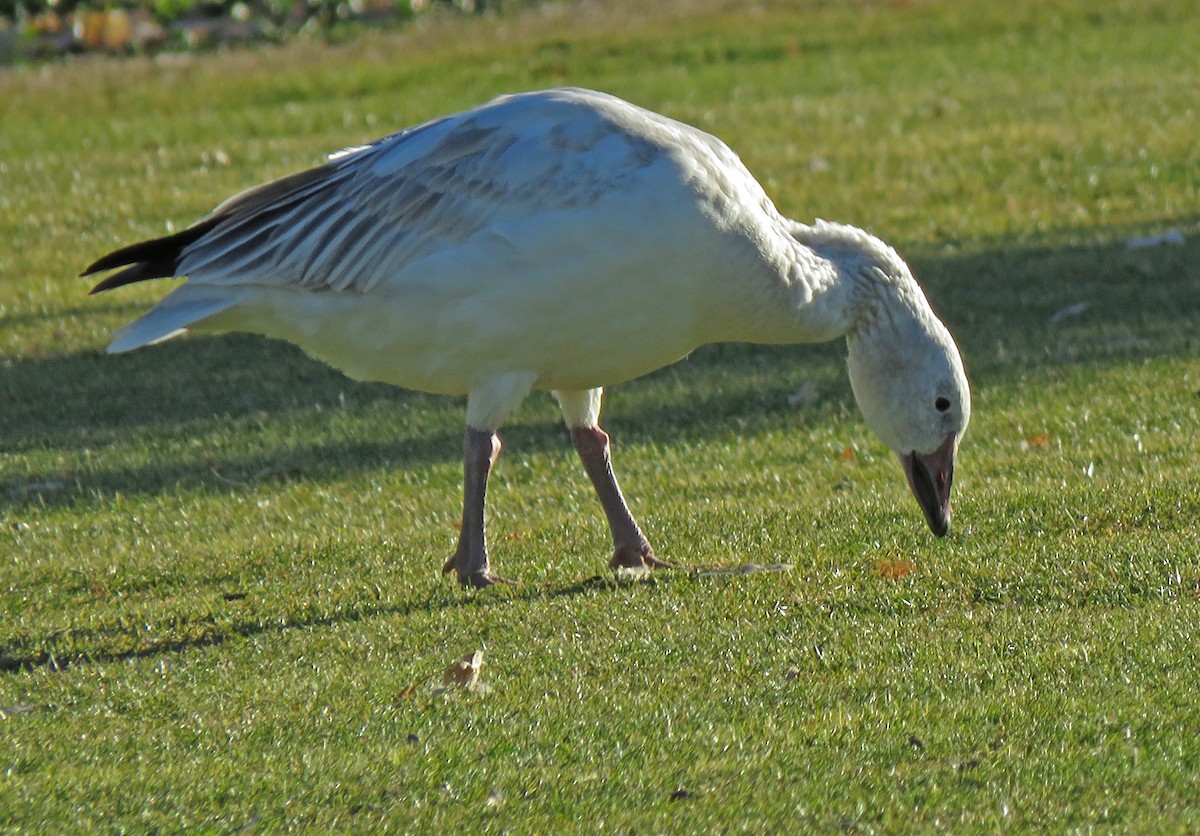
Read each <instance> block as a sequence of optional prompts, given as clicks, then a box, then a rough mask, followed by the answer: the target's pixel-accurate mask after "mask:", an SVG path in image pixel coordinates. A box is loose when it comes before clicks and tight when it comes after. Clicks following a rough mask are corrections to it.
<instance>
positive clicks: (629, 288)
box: [84, 89, 971, 586]
mask: <svg viewBox="0 0 1200 836" xmlns="http://www.w3.org/2000/svg"><path fill="white" fill-rule="evenodd" d="M115 267H125V269H123V270H121V271H120V272H118V273H115V274H113V275H110V276H109V277H107V278H106V279H104V280H103V281H102V282H100V283H99V284H98V285H96V287H95V288H94V289H93V291H92V292H93V293H96V292H99V291H103V290H109V289H111V288H114V287H119V286H121V285H124V284H129V283H130V282H137V281H142V280H144V279H153V278H160V277H170V276H179V277H183V276H186V277H187V279H188V281H187V282H186V283H184V284H183V285H181V286H179V287H177V288H176V289H175V290H174V291H172V292H171V293H170V294H169V295H167V296H166V298H164V299H163V300H162V301H161V302H160V303H159V304H158V305H157V306H156V307H155V308H153V309H152V310H151V311H150V312H149V313H147V314H146V315H145V316H143V317H142V318H141V319H138V320H137V321H135V322H133V323H132V324H130V325H128V326H126V327H125V328H124V329H122V330H121V331H119V332H118V333H117V334H116V336H115V339H114V340H113V342H112V344H111V345H110V346H109V351H112V352H122V351H129V350H130V349H134V348H137V347H139V346H144V345H150V344H153V343H157V342H161V341H163V340H166V339H170V338H171V337H174V336H176V335H178V334H181V333H183V332H185V331H206V332H222V331H250V332H254V333H258V334H264V335H266V336H269V337H277V338H281V339H285V340H288V341H290V342H293V343H295V344H297V345H299V346H300V347H301V348H303V349H304V350H305V351H307V352H308V353H309V354H311V355H313V356H315V357H318V358H320V359H322V360H324V361H326V362H327V363H329V364H331V365H333V366H335V367H337V368H338V369H341V370H342V371H343V372H345V373H346V374H347V375H349V376H351V377H353V378H357V379H360V380H374V381H383V382H386V383H392V384H396V385H399V386H404V387H408V388H411V389H419V390H423V391H426V392H436V393H445V394H451V395H461V394H465V395H467V432H466V440H465V444H464V446H465V455H464V459H465V463H464V469H465V485H464V500H463V521H462V529H461V533H460V535H459V540H458V548H457V550H456V551H455V553H454V555H453V556H452V557H451V558H450V559H449V561H447V562H446V564H445V567H444V569H445V571H446V572H451V571H454V572H456V573H457V574H458V579H459V581H460V582H461V583H463V584H472V585H475V586H487V585H489V584H492V583H495V582H497V581H502V580H503V578H500V577H499V576H497V575H495V574H493V573H492V570H491V566H490V563H489V560H488V553H487V546H486V542H485V538H484V502H485V494H486V489H487V480H488V474H489V472H490V471H491V468H492V466H493V464H494V463H495V461H496V456H497V454H498V453H499V452H500V440H499V438H498V437H497V435H496V430H497V428H498V427H499V426H500V424H501V422H502V421H504V419H505V418H506V417H508V415H509V414H510V413H511V412H512V411H513V410H514V409H515V408H516V407H517V405H518V404H520V403H521V401H522V400H523V399H524V398H525V396H526V395H527V394H528V393H529V391H530V390H531V389H547V390H550V391H551V392H553V394H554V396H555V397H556V398H557V399H558V402H559V404H560V405H561V407H562V413H563V417H564V418H565V419H566V423H567V425H568V427H569V428H570V430H571V439H572V441H573V442H574V445H575V448H576V450H577V451H578V453H579V457H580V459H581V460H582V462H583V466H584V469H585V470H586V471H587V474H588V476H589V477H590V478H591V480H592V483H593V484H594V485H595V488H596V492H597V494H598V495H599V497H600V502H601V504H602V506H603V508H604V512H605V514H606V515H607V517H608V522H609V526H610V528H611V531H612V537H613V544H614V554H613V557H612V561H611V565H612V566H614V567H617V568H620V567H626V568H631V569H645V568H649V567H651V566H661V565H669V564H665V563H664V562H663V561H660V560H659V559H657V558H656V557H655V556H654V551H653V549H652V548H651V546H650V543H649V542H648V541H647V540H646V537H645V535H644V534H643V533H642V531H641V529H640V528H639V527H638V525H637V523H636V522H635V521H634V519H633V516H632V515H631V514H630V512H629V509H628V507H627V506H626V504H625V500H624V497H623V496H622V495H621V491H620V488H619V487H618V486H617V482H616V479H615V478H614V476H613V471H612V467H611V464H610V459H609V442H608V435H607V434H606V433H605V432H604V431H603V430H602V429H601V428H600V426H599V423H598V419H599V415H600V399H601V394H602V388H601V387H603V386H606V385H610V384H614V383H619V382H621V381H624V380H629V379H630V378H634V377H638V376H639V375H643V374H646V373H647V372H650V371H653V370H654V369H657V368H659V367H661V366H664V365H667V364H668V363H672V362H674V361H676V360H678V359H680V358H681V357H683V356H685V355H686V354H688V353H689V352H691V351H692V350H694V349H695V348H697V347H698V346H701V345H704V344H706V343H713V342H722V341H742V342H756V343H803V342H819V341H825V340H831V339H834V338H836V337H839V336H843V335H844V336H845V337H846V342H847V345H848V348H849V369H850V381H851V386H852V388H853V391H854V394H855V397H856V399H857V401H858V404H859V407H860V408H861V409H862V412H863V415H864V416H865V418H866V420H867V423H868V424H869V425H870V426H871V428H872V429H874V431H875V432H876V433H878V435H879V436H880V438H882V440H883V441H884V443H886V444H887V445H888V447H890V448H891V449H892V450H893V451H895V452H896V454H897V455H898V456H899V458H900V461H901V464H902V465H903V468H904V472H905V474H906V475H907V477H908V483H909V486H910V487H911V489H912V492H913V494H914V495H915V496H916V498H917V501H918V502H919V503H920V506H921V508H922V510H923V511H924V514H925V519H926V521H927V522H928V524H929V527H930V528H931V529H932V530H933V532H934V533H935V534H937V535H939V536H941V535H944V534H945V533H946V532H947V530H948V529H949V521H950V485H951V481H952V479H953V475H954V459H955V455H956V453H957V450H958V444H959V440H960V439H961V438H962V434H963V432H964V430H965V429H966V426H967V421H968V418H969V416H970V409H971V406H970V391H969V389H968V385H967V379H966V376H965V374H964V372H963V366H962V361H961V359H960V358H959V353H958V349H957V348H956V347H955V345H954V341H953V339H952V338H951V336H950V334H949V332H948V331H947V330H946V328H945V327H944V326H943V325H942V323H941V322H940V321H939V320H938V318H937V317H936V316H935V315H934V313H933V311H932V310H931V309H930V307H929V304H928V302H927V301H926V299H925V296H924V294H923V293H922V291H921V288H920V287H919V286H918V285H917V283H916V281H915V280H914V279H913V277H912V275H911V273H910V272H909V269H908V267H907V266H906V265H905V263H904V262H903V261H902V260H901V259H900V257H899V256H898V255H897V254H896V252H895V251H894V250H892V249H891V248H890V247H888V246H887V245H885V244H884V243H883V242H881V241H879V240H878V239H876V238H874V237H872V236H871V235H868V234H867V233H865V232H863V231H862V230H859V229H856V228H854V227H849V226H842V225H836V224H830V223H824V222H820V221H818V222H817V223H816V224H815V225H812V226H808V225H804V224H801V223H798V222H795V221H791V220H788V219H786V218H784V217H782V216H781V215H780V214H779V213H778V211H777V210H776V209H775V206H774V204H772V202H771V200H770V199H769V198H768V197H767V195H766V194H765V193H764V191H763V189H762V187H761V186H760V185H759V184H758V183H757V182H756V181H755V179H754V178H753V176H751V174H750V172H748V171H747V170H746V168H745V167H744V166H743V165H742V163H741V161H740V160H739V159H738V157H737V156H736V155H735V154H734V153H733V152H732V151H731V150H730V149H729V148H728V147H727V146H726V145H725V144H723V143H722V142H721V141H720V140H718V139H716V138H714V137H712V136H710V135H709V134H706V133H704V132H702V131H699V130H697V129H695V128H692V127H690V126H688V125H685V124H682V123H680V122H676V121H674V120H671V119H668V118H666V117H664V116H660V115H658V114H656V113H652V112H650V111H647V110H643V109H641V108H638V107H635V106H634V105H631V104H629V103H628V102H625V101H622V100H621V99H618V98H615V97H613V96H609V95H606V94H603V93H597V92H593V91H589V90H579V89H559V90H547V91H542V92H534V93H525V94H521V95H515V96H505V97H501V98H498V99H495V100H494V101H492V102H490V103H488V104H485V105H483V106H481V107H478V108H475V109H473V110H469V111H466V112H464V113H460V114H457V115H454V116H448V117H445V118H442V119H436V120H434V121H431V122H427V123H425V124H423V125H419V126H417V127H414V128H410V129H408V130H405V131H401V132H400V133H397V134H393V135H391V136H389V137H385V138H384V139H381V140H379V141H377V142H374V143H372V144H370V145H365V146H362V147H358V148H351V149H348V150H346V151H342V152H340V153H337V154H334V155H332V156H331V157H330V158H329V161H328V162H327V163H326V164H325V165H324V166H321V167H319V168H315V169H312V170H309V171H305V172H301V173H299V174H295V175H292V176H290V177H285V178H283V179H281V180H277V181H275V182H273V183H268V184H266V185H263V186H259V187H257V188H254V189H251V190H249V191H246V192H243V193H242V194H239V195H237V196H235V197H233V198H230V199H229V200H227V201H225V202H224V203H222V204H221V205H219V206H218V207H217V208H216V209H215V210H213V212H212V213H211V214H209V215H208V216H207V217H205V218H203V219H202V220H200V221H198V222H197V223H195V224H193V225H192V226H190V227H188V228H187V229H185V230H183V231H181V232H178V233H175V234H173V235H169V236H166V237H164V238H159V239H156V240H153V241H146V242H143V243H140V244H134V245H132V246H130V247H126V248H124V249H121V250H118V251H116V252H114V253H111V254H110V255H107V256H105V257H104V258H101V259H100V260H99V261H97V262H96V263H95V264H93V265H92V266H91V267H89V268H88V269H87V270H86V271H85V273H84V275H88V274H90V273H94V272H97V271H101V270H108V269H111V268H115Z"/></svg>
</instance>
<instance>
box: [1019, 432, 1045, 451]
mask: <svg viewBox="0 0 1200 836" xmlns="http://www.w3.org/2000/svg"><path fill="white" fill-rule="evenodd" d="M1049 446H1050V433H1048V432H1040V433H1034V434H1033V435H1031V436H1029V437H1028V438H1026V439H1023V440H1022V441H1021V449H1022V450H1032V449H1034V448H1036V449H1038V450H1044V449H1046V448H1047V447H1049Z"/></svg>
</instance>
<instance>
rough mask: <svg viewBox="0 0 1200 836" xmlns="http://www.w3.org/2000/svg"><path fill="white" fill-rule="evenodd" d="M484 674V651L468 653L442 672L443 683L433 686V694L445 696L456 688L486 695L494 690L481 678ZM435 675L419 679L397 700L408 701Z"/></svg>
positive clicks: (401, 692) (406, 688)
mask: <svg viewBox="0 0 1200 836" xmlns="http://www.w3.org/2000/svg"><path fill="white" fill-rule="evenodd" d="M482 672H483V650H476V651H474V652H473V653H468V654H467V655H466V656H464V657H463V658H461V659H459V660H458V661H457V662H455V663H454V664H452V665H450V666H448V667H447V668H446V669H445V670H443V671H442V681H441V682H440V683H438V684H435V685H434V686H433V693H435V694H444V693H446V692H447V691H450V690H452V689H455V688H465V689H466V690H468V691H473V692H475V693H477V694H486V693H487V692H488V691H490V690H492V688H491V686H490V685H488V684H487V683H486V682H484V681H483V680H482V679H481V678H480V676H481V675H482ZM433 676H434V675H433V674H430V675H429V676H426V677H424V678H422V679H418V680H417V681H416V682H414V683H412V684H411V685H409V686H407V687H405V688H403V689H402V690H401V691H400V693H398V694H397V695H396V699H397V700H407V699H409V698H410V697H412V696H413V694H415V693H416V692H417V689H418V688H420V687H421V686H422V685H424V684H425V683H427V682H429V680H431V679H433Z"/></svg>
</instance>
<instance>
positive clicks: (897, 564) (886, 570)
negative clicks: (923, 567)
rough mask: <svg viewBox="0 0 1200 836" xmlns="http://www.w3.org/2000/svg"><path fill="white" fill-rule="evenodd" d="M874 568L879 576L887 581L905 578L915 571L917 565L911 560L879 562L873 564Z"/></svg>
mask: <svg viewBox="0 0 1200 836" xmlns="http://www.w3.org/2000/svg"><path fill="white" fill-rule="evenodd" d="M875 568H876V569H878V570H879V576H880V577H881V578H883V579H884V580H888V581H898V580H900V579H901V578H907V577H908V576H909V575H911V574H912V573H913V572H915V571H917V565H916V564H915V563H913V562H912V561H911V560H881V561H879V562H878V563H876V564H875Z"/></svg>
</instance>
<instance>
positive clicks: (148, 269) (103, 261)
mask: <svg viewBox="0 0 1200 836" xmlns="http://www.w3.org/2000/svg"><path fill="white" fill-rule="evenodd" d="M219 222H220V218H216V217H209V218H205V219H204V220H202V221H200V222H198V223H194V224H192V225H191V226H189V227H188V228H187V229H184V230H181V231H179V232H176V233H173V234H171V235H166V236H163V237H162V238H152V239H150V240H149V241H139V242H138V243H136V244H130V245H129V246H128V247H122V248H121V249H119V250H113V251H112V252H111V253H109V254H108V255H106V256H103V257H102V258H99V259H97V260H96V261H94V262H92V264H91V265H89V266H88V268H87V269H86V270H84V271H83V272H82V273H80V274H79V275H80V277H81V278H82V277H84V276H90V275H92V274H93V273H99V272H101V271H104V270H112V269H113V268H116V267H125V268H126V269H124V270H122V271H121V272H119V273H114V274H113V275H111V276H109V277H108V278H106V279H104V280H103V281H102V282H100V283H99V284H97V285H96V286H95V287H93V288H92V290H91V294H95V293H102V292H103V291H105V290H112V289H113V288H114V287H121V286H123V285H127V284H133V283H134V282H142V281H146V280H148V279H165V278H167V277H169V276H174V275H175V270H176V269H177V268H178V267H179V260H180V257H181V256H182V254H183V250H184V249H185V248H186V247H187V246H188V245H189V244H192V243H194V242H195V241H197V240H198V239H199V238H201V237H202V236H203V235H204V234H205V233H206V232H208V231H209V230H210V229H212V228H213V227H214V226H216V224H217V223H219ZM91 294H89V295H91Z"/></svg>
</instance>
